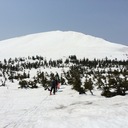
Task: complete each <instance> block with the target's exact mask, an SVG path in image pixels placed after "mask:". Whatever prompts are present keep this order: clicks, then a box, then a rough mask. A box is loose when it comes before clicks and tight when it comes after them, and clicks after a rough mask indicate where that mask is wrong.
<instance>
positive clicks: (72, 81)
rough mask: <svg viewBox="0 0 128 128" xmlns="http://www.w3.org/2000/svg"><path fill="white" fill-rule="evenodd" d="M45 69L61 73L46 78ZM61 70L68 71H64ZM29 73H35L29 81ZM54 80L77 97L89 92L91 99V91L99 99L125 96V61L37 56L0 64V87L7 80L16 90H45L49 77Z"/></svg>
mask: <svg viewBox="0 0 128 128" xmlns="http://www.w3.org/2000/svg"><path fill="white" fill-rule="evenodd" d="M46 68H61V69H63V71H62V72H61V74H58V73H57V72H56V73H55V74H54V73H49V74H48V73H47V72H44V71H43V69H46ZM65 68H67V69H68V70H66V71H65ZM32 69H34V70H36V71H37V72H36V74H34V77H33V78H31V73H30V71H31V70H32ZM39 69H42V70H39ZM56 76H57V78H58V80H59V81H60V82H61V84H69V85H72V88H73V89H75V90H76V91H78V92H79V93H80V94H85V93H86V92H87V91H88V90H89V91H90V93H91V94H92V95H93V90H94V89H100V90H102V94H101V95H103V96H106V97H112V96H115V95H126V92H127V90H128V60H117V59H113V60H110V59H108V58H107V57H106V58H105V59H102V60H100V59H93V60H89V59H88V58H83V59H77V57H76V56H75V55H72V56H69V57H67V58H66V59H58V60H52V59H50V60H47V59H46V58H44V57H42V56H38V55H37V56H32V57H30V56H28V57H27V58H24V57H23V58H22V57H20V58H15V59H12V58H10V59H8V60H6V59H4V60H3V61H1V62H0V81H1V85H0V86H6V81H7V80H9V81H11V82H14V80H17V81H19V85H20V88H38V85H42V86H43V87H44V88H46V87H47V86H48V85H49V83H50V80H51V79H52V77H56Z"/></svg>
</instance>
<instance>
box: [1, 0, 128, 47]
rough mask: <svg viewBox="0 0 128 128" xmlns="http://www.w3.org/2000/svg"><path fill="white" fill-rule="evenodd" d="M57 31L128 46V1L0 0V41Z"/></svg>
mask: <svg viewBox="0 0 128 128" xmlns="http://www.w3.org/2000/svg"><path fill="white" fill-rule="evenodd" d="M54 30H62V31H77V32H82V33H85V34H89V35H93V36H96V37H100V38H104V39H105V40H108V41H111V42H114V43H121V44H125V45H128V0H0V40H3V39H7V38H11V37H16V36H22V35H26V34H32V33H38V32H47V31H54Z"/></svg>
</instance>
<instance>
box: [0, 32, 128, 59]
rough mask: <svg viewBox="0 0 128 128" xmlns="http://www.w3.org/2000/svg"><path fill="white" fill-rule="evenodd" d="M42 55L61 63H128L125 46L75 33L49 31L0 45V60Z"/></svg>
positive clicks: (0, 43) (6, 41) (0, 42)
mask: <svg viewBox="0 0 128 128" xmlns="http://www.w3.org/2000/svg"><path fill="white" fill-rule="evenodd" d="M33 55H41V56H43V57H46V58H54V59H58V58H59V59H60V58H62V57H64V56H66V57H68V56H69V55H76V56H77V57H79V58H83V57H85V58H89V59H94V58H98V59H103V58H105V57H108V58H110V59H115V58H117V59H121V60H122V59H128V46H124V45H121V44H115V43H111V42H108V41H105V40H103V39H101V38H97V37H93V36H90V35H85V34H82V33H78V32H74V31H50V32H43V33H37V34H31V35H26V36H22V37H17V38H12V39H8V40H3V41H0V59H4V58H10V57H11V58H14V57H26V56H33Z"/></svg>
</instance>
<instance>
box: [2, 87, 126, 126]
mask: <svg viewBox="0 0 128 128" xmlns="http://www.w3.org/2000/svg"><path fill="white" fill-rule="evenodd" d="M94 94H95V96H92V95H90V94H89V93H88V94H87V95H79V94H78V93H77V92H75V91H74V90H71V87H70V86H67V85H61V88H60V90H58V92H57V94H56V95H52V96H50V95H49V91H44V89H43V88H39V89H26V90H25V89H18V88H16V87H14V85H11V86H10V87H8V89H7V88H3V87H1V88H0V103H2V104H0V120H1V121H0V128H23V127H24V128H67V127H68V128H79V127H80V128H85V127H86V128H108V127H112V128H127V127H128V121H127V118H128V102H127V98H128V96H127V95H126V96H125V97H123V96H116V97H113V98H105V97H101V96H100V92H98V91H96V92H94Z"/></svg>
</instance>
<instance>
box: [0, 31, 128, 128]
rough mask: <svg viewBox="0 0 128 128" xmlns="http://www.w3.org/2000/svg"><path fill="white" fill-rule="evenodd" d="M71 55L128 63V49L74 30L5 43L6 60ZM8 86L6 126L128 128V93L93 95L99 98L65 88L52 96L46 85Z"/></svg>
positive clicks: (3, 98) (1, 51)
mask: <svg viewBox="0 0 128 128" xmlns="http://www.w3.org/2000/svg"><path fill="white" fill-rule="evenodd" d="M69 54H70V55H77V56H78V57H88V58H90V59H91V58H94V57H95V58H105V57H106V56H107V57H109V58H118V59H127V56H126V54H128V46H124V45H119V44H114V43H110V42H107V41H105V40H103V39H100V38H96V37H92V36H89V35H84V34H82V33H77V32H71V31H69V32H62V31H53V32H46V33H38V34H32V35H27V36H23V37H17V38H13V39H9V40H4V41H0V60H1V59H4V58H10V57H12V58H13V57H25V56H28V55H41V56H45V57H47V58H62V56H69ZM45 70H48V69H45ZM48 71H49V70H48ZM51 71H52V72H56V71H58V72H59V69H58V70H57V69H54V68H53V69H51ZM31 72H32V73H31V74H33V75H35V73H34V71H31ZM49 72H50V71H49ZM6 85H7V86H6V87H0V128H128V95H126V96H115V97H113V98H105V97H103V96H101V91H99V90H94V91H93V93H94V96H92V95H91V94H90V93H87V95H79V94H78V92H76V91H74V90H72V89H71V86H69V85H61V88H60V89H59V90H58V92H57V93H56V95H51V96H50V95H49V91H45V90H44V88H42V87H40V88H38V89H18V82H17V81H15V82H14V83H11V82H9V81H7V83H6Z"/></svg>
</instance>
